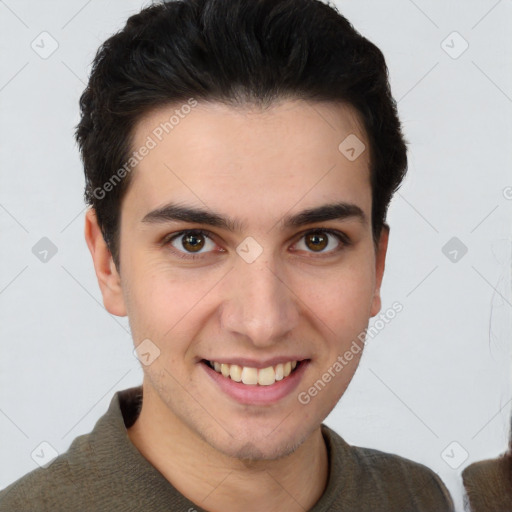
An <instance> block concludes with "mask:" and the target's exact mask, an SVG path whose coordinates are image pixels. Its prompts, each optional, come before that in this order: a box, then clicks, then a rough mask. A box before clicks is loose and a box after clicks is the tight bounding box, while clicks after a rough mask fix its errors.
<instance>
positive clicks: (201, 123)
mask: <svg viewBox="0 0 512 512" xmlns="http://www.w3.org/2000/svg"><path fill="white" fill-rule="evenodd" d="M175 108H176V106H175V105H173V106H172V107H162V108H159V109H156V110H154V111H153V112H151V113H150V114H148V115H147V116H146V117H145V118H143V119H142V120H141V121H140V122H139V123H138V125H137V126H136V129H135V132H134V140H133V148H139V147H140V146H142V145H143V144H144V142H145V141H146V140H147V137H148V135H151V133H152V131H153V130H154V129H155V127H157V126H158V125H159V123H161V122H163V121H165V120H168V119H169V117H170V115H172V113H173V112H174V110H175ZM349 134H356V135H357V137H358V138H359V139H360V140H362V141H363V142H364V143H365V145H366V148H368V147H369V145H368V142H367V138H366V135H365V133H364V131H363V130H362V129H361V124H360V122H359V120H358V117H357V115H356V114H355V113H354V111H353V110H352V109H351V108H350V107H348V106H345V105H340V104H333V103H317V102H315V103H310V102H305V101H303V100H283V101H282V102H280V103H278V104H275V105H273V106H272V107H271V108H270V109H267V110H261V109H257V108H253V109H250V108H244V109H241V108H234V107H228V106H224V105H221V104H217V103H199V104H198V106H197V107H196V108H194V109H193V110H192V112H191V113H190V114H188V115H187V116H186V117H185V118H184V119H181V120H180V123H179V124H178V125H177V126H175V127H174V129H173V130H172V132H170V133H169V134H168V135H167V136H165V137H164V138H163V140H162V141H161V142H159V143H158V145H157V146H156V147H155V148H154V149H152V150H151V151H150V152H149V154H148V155H147V156H146V157H145V158H144V159H143V160H142V161H141V162H140V163H139V164H138V166H137V168H136V169H135V171H134V174H133V176H132V178H133V181H132V183H131V184H130V187H129V189H128V191H127V194H126V196H125V198H124V200H123V203H122V206H121V229H120V272H118V269H116V267H115V265H114V263H113V262H112V258H111V255H110V253H109V251H108V248H107V247H106V245H105V242H104V240H103V237H102V235H101V232H100V230H99V228H98V225H97V222H96V217H95V215H94V211H93V210H89V212H88V213H87V215H86V226H85V236H86V240H87V243H88V246H89V249H90V251H91V254H92V257H93V260H94V265H95V270H96V274H97V277H98V282H99V285H100V288H101V291H102V294H103V301H104V304H105V307H106V309H107V310H108V311H109V312H110V313H112V314H114V315H119V316H124V315H128V317H129V320H130V326H131V329H132V333H133V338H134V344H135V345H138V344H139V343H140V342H141V341H143V340H145V339H150V340H151V342H152V343H154V344H155V345H156V346H157V347H158V349H159V350H160V355H159V357H157V358H156V359H155V360H154V361H153V362H152V363H151V364H150V365H148V366H143V370H144V381H143V390H144V400H143V407H142V411H141V414H140V416H139V418H138V420H137V421H136V422H135V424H134V425H133V427H131V428H130V429H129V431H128V435H129V436H130V439H131V440H132V441H133V443H134V444H135V446H136V447H137V448H138V449H139V451H140V452H141V453H142V454H143V455H144V456H145V457H146V458H147V459H148V460H149V461H150V462H151V463H152V464H153V465H154V466H155V467H156V468H157V469H158V470H159V471H160V472H161V473H162V474H163V475H164V476H165V477H166V478H167V479H168V480H169V481H170V482H171V483H172V484H173V485H174V486H175V487H176V488H177V489H178V490H179V491H180V492H182V494H184V495H185V496H187V497H188V498H189V499H191V500H192V501H194V502H195V503H197V504H198V505H199V506H201V507H203V508H205V509H207V510H210V511H220V510H235V511H237V510H240V511H242V510H243V511H252V510H269V511H274V510H276V511H277V510H288V511H294V510H308V509H309V508H311V507H312V506H313V505H314V503H315V502H316V501H317V500H318V499H319V498H320V496H321V494H322V493H323V491H324V489H325V486H326V483H327V477H328V459H327V453H326V448H325V444H324V441H323V438H322V435H321V431H320V424H321V422H322V421H323V420H324V419H325V417H326V416H327V415H328V414H329V412H330V411H331V410H332V409H333V407H334V406H335V405H336V403H337V402H338V401H339V399H340V398H341V396H342V395H343V393H344V392H345V390H346V388H347V386H348V384H349V382H350V380H351V379H352V377H353V374H354V372H355V370H356V368H357V365H358V363H359V359H360V357H361V353H362V352H359V353H358V354H357V355H355V356H354V358H353V359H352V360H351V361H350V363H348V364H347V365H346V366H345V367H344V368H343V370H342V371H341V372H339V373H337V374H336V377H334V378H333V379H332V380H331V382H329V383H328V384H327V385H326V386H325V388H324V389H323V390H322V391H320V392H319V393H318V395H317V396H315V397H314V398H312V399H311V401H310V402H309V403H308V404H307V405H303V404H302V403H300V402H299V401H298V399H297V395H298V393H299V392H301V391H305V390H307V389H308V388H310V387H311V385H312V384H313V383H314V382H316V381H317V380H318V379H319V378H320V377H321V376H322V374H323V373H324V372H325V371H327V369H328V368H329V367H332V365H333V363H334V362H335V361H336V359H337V357H338V356H339V355H342V354H344V352H345V351H346V350H348V349H349V347H350V346H351V344H352V342H353V341H354V340H356V339H357V337H358V335H359V334H360V333H361V332H362V331H364V329H365V328H366V327H367V326H368V321H369V318H370V317H372V316H375V315H376V314H377V313H378V312H379V311H380V308H381V301H380V286H381V281H382V276H383V272H384V262H385V256H386V250H387V242H388V234H389V233H388V229H387V228H385V229H383V231H382V234H381V237H380V242H379V244H378V247H375V246H374V244H373V240H372V229H371V222H370V219H371V187H370V178H369V168H368V166H369V151H368V150H366V151H364V152H363V153H362V154H361V155H360V156H359V157H358V158H357V159H356V160H355V161H349V159H347V158H346V157H345V156H344V155H343V154H342V153H341V152H340V151H339V150H338V146H339V144H340V143H341V142H342V141H343V140H344V139H345V138H346V137H347V136H348V135H349ZM169 201H173V202H175V203H179V204H181V205H186V206H189V207H196V208H202V209H207V210H209V211H212V212H216V213H219V214H222V215H224V216H228V217H230V218H236V219H237V220H238V221H239V222H240V224H243V226H240V227H241V228H243V229H241V230H240V231H235V232H230V231H228V230H227V229H225V228H218V227H211V226H205V225H198V224H191V223H187V222H183V221H179V222H160V223H144V222H142V219H143V218H144V216H145V215H146V214H147V213H148V212H150V211H152V210H155V209H156V208H160V207H162V206H163V205H165V204H166V203H168V202H169ZM340 201H344V202H348V203H351V204H355V205H357V206H358V207H359V208H360V209H361V210H362V211H363V212H364V214H365V216H366V222H364V223H363V222H361V221H360V219H358V218H346V219H341V220H339V219H335V220H328V221H322V222H316V223H313V224H309V225H307V226H301V227H298V228H297V227H295V228H293V227H292V228H286V229H285V230H282V229H281V227H282V224H283V218H284V217H285V216H286V215H292V214H295V213H298V212H300V211H303V210H305V209H308V208H314V207H317V206H321V205H325V204H330V203H336V202H340ZM193 228H194V229H198V228H203V229H205V230H207V231H209V232H210V233H212V235H211V237H212V239H211V241H210V240H209V239H207V238H206V239H201V240H204V241H205V245H204V246H203V248H202V252H201V253H200V255H199V256H200V257H199V258H197V259H190V258H189V259H186V258H180V257H179V256H178V254H180V251H181V254H182V255H184V256H186V255H187V252H186V248H184V247H183V245H182V241H183V237H182V238H179V237H178V238H177V239H175V240H174V241H173V242H172V244H171V242H169V241H168V242H167V244H165V243H163V241H164V239H165V238H166V237H168V235H171V234H173V233H179V232H180V231H183V230H185V229H193ZM313 228H324V229H327V228H329V229H334V230H338V231H341V232H342V233H345V235H346V236H348V237H349V239H350V243H349V244H347V245H346V244H344V243H343V242H341V241H339V240H338V239H336V238H335V237H334V236H332V235H331V236H329V237H328V238H329V244H328V245H327V247H325V248H324V249H323V250H321V251H320V252H318V251H317V250H315V246H312V245H311V244H307V243H306V242H307V240H308V238H307V236H305V234H307V230H311V229H313ZM305 232H306V233H305ZM249 236H250V237H253V238H254V239H255V240H256V241H257V242H258V244H259V245H260V246H261V248H262V249H263V252H262V253H261V255H260V256H259V257H257V258H256V260H255V261H254V262H252V263H250V264H249V263H247V262H246V261H245V260H244V259H243V258H242V257H240V256H239V255H238V254H237V252H236V248H237V246H239V244H241V242H242V241H244V239H246V237H249ZM188 247H189V246H188ZM337 249H339V250H337ZM283 355H284V356H290V357H289V359H290V360H293V359H310V363H309V365H308V366H307V367H306V368H305V373H304V374H303V376H302V379H301V381H300V383H299V386H298V388H297V389H296V390H295V391H293V392H292V393H290V394H289V395H288V396H285V397H284V398H282V399H281V400H279V402H278V403H275V404H265V405H247V404H240V403H238V402H237V401H235V400H234V399H233V398H231V397H229V396H227V395H226V394H224V392H223V391H221V390H220V388H219V387H218V386H217V384H216V383H215V382H213V381H212V379H211V378H210V377H209V376H208V375H207V373H206V371H205V369H204V366H203V365H202V363H200V360H201V359H207V360H214V361H221V362H222V361H229V360H230V358H234V357H247V358H252V359H256V360H264V359H267V358H272V357H275V356H283Z"/></svg>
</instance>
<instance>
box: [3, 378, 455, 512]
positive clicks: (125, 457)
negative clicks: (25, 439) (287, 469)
mask: <svg viewBox="0 0 512 512" xmlns="http://www.w3.org/2000/svg"><path fill="white" fill-rule="evenodd" d="M141 403H142V387H136V388H131V389H126V390H124V391H118V392H117V393H116V394H115V395H114V397H113V399H112V401H111V403H110V406H109V409H108V411H107V412H106V413H105V414H104V415H103V416H102V417H101V418H100V419H99V420H98V421H97V423H96V425H95V426H94V429H93V430H92V432H90V433H89V434H86V435H82V436H79V437H77V438H76V439H75V440H74V441H73V443H72V444H71V446H70V447H69V449H68V451H67V452H66V453H63V454H61V455H59V456H58V457H57V458H56V459H55V460H54V461H53V462H52V463H51V464H50V465H49V466H47V467H46V468H37V469H35V470H34V471H32V472H30V473H28V474H27V475H25V476H24V477H22V478H20V479H19V480H17V481H16V482H14V483H12V484H11V485H9V486H8V487H6V488H5V489H4V490H2V491H0V511H1V512H42V511H45V512H46V511H47V512H50V511H51V512H60V511H62V512H64V511H66V512H75V511H76V512H78V511H108V512H115V511H123V512H127V511H134V512H135V511H144V512H160V511H161V512H163V511H165V512H169V511H177V512H186V511H189V510H195V511H197V512H204V509H202V508H201V507H199V506H198V505H197V504H195V503H192V502H191V501H190V500H188V499H187V498H185V497H184V496H183V495H182V494H180V493H179V492H178V491H177V490H176V489H175V488H174V487H173V486H172V484H171V483H169V482H168V481H167V480H166V479H165V478H164V477H163V475H162V474H161V473H160V472H159V471H158V470H157V469H156V468H155V467H154V466H152V465H151V464H150V463H149V462H148V461H147V460H146V459H145V458H144V457H143V456H142V454H141V453H140V452H139V451H138V450H137V448H136V447H135V445H133V443H132V442H131V441H130V438H129V437H128V434H127V431H126V428H127V427H130V426H131V425H132V424H133V423H134V422H135V420H136V419H137V416H138V414H139V412H140V407H141ZM322 432H323V436H324V439H325V443H326V446H327V450H328V454H329V479H328V483H327V487H326V489H325V492H324V493H323V495H322V496H321V497H320V499H319V501H318V502H317V503H316V505H315V506H314V507H313V508H312V509H311V512H327V511H344V512H352V511H354V512H355V511H357V512H365V511H368V512H378V511H396V512H408V511H425V512H426V511H429V512H444V511H453V504H452V500H451V498H450V495H449V493H448V491H447V490H446V488H445V486H444V485H443V483H442V482H441V480H440V479H439V477H438V476H437V475H436V474H435V473H434V472H433V471H431V470H430V469H428V468H427V467H426V466H423V465H422V464H418V463H415V462H412V461H410V460H408V459H405V458H402V457H399V456H397V455H391V454H387V453H383V452H380V451H377V450H373V449H369V448H359V447H355V446H351V445H349V444H347V443H346V442H345V441H344V440H343V439H342V438H341V437H340V436H339V435H338V434H336V433H335V432H334V431H333V430H331V429H330V428H328V427H327V426H326V425H322Z"/></svg>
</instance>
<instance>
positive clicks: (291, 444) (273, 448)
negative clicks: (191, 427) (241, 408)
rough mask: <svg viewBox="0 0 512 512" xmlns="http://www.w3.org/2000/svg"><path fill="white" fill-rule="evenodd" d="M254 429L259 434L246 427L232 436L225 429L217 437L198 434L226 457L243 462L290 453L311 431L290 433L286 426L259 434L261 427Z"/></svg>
mask: <svg viewBox="0 0 512 512" xmlns="http://www.w3.org/2000/svg"><path fill="white" fill-rule="evenodd" d="M255 430H258V431H259V434H255V433H254V432H252V431H251V429H248V430H245V431H243V432H240V431H237V432H236V434H234V435H233V436H230V435H229V434H227V433H226V431H222V433H219V435H218V437H217V436H211V435H209V434H208V433H206V435H204V434H203V433H199V435H200V436H201V437H202V438H203V440H204V441H205V442H206V443H208V444H209V445H210V446H211V447H212V448H213V449H215V450H216V451H218V452H220V453H222V454H224V455H226V456H227V457H232V458H235V459H239V460H242V461H245V462H251V461H254V462H256V461H270V460H277V459H281V458H283V457H286V456H288V455H291V454H292V453H293V452H295V450H297V448H299V446H300V445H301V444H302V443H303V442H304V441H305V440H306V439H307V438H308V436H309V435H310V433H311V432H309V431H307V432H306V431H304V430H300V431H298V430H296V431H295V433H293V434H292V433H291V432H290V429H289V428H286V427H284V428H282V429H278V430H277V429H276V430H274V431H273V432H270V433H269V434H261V432H262V430H261V429H255ZM266 430H268V429H266ZM263 432H265V430H264V431H263Z"/></svg>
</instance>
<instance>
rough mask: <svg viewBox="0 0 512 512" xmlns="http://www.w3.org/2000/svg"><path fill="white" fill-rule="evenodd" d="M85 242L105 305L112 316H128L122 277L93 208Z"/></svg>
mask: <svg viewBox="0 0 512 512" xmlns="http://www.w3.org/2000/svg"><path fill="white" fill-rule="evenodd" d="M85 241H86V242H87V246H88V247H89V251H90V252H91V256H92V260H93V262H94V271H95V272H96V277H97V279H98V284H99V285H100V290H101V294H102V295H103V304H104V306H105V308H106V309H107V311H108V312H109V313H111V314H112V315H116V316H126V307H125V303H124V297H123V289H122V287H121V276H120V275H119V273H118V272H117V268H116V266H115V264H114V260H113V259H112V254H111V253H110V250H109V248H108V247H107V244H106V243H105V239H104V238H103V234H102V232H101V229H100V227H99V226H98V220H97V218H96V212H95V211H94V209H93V208H90V209H89V210H87V213H86V214H85Z"/></svg>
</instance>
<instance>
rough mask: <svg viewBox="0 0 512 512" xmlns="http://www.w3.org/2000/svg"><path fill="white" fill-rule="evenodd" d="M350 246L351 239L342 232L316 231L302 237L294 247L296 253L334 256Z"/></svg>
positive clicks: (330, 230)
mask: <svg viewBox="0 0 512 512" xmlns="http://www.w3.org/2000/svg"><path fill="white" fill-rule="evenodd" d="M349 245H350V239H349V238H348V237H347V235H345V234H344V233H342V232H341V231H336V230H332V229H315V230H312V231H308V232H306V233H304V234H303V235H302V237H301V238H300V240H299V241H298V242H297V243H296V244H295V245H294V248H293V250H294V251H297V250H299V251H304V252H306V253H310V254H311V253H317V254H318V255H325V256H328V255H332V254H335V253H336V252H338V251H340V250H342V249H344V248H345V247H347V246H349Z"/></svg>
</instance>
